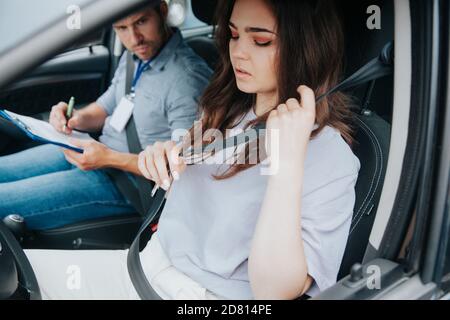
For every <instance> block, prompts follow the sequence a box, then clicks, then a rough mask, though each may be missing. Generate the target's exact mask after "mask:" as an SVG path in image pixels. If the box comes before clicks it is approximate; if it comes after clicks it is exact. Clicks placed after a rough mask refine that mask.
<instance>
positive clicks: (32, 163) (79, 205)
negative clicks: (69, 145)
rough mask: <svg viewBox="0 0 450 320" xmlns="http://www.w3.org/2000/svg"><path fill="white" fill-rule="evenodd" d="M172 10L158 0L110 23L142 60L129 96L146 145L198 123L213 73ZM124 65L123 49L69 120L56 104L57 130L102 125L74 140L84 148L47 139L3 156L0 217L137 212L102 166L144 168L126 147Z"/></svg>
mask: <svg viewBox="0 0 450 320" xmlns="http://www.w3.org/2000/svg"><path fill="white" fill-rule="evenodd" d="M167 15H168V7H167V4H166V2H165V1H161V3H160V4H158V5H157V6H155V7H153V6H151V7H147V8H145V9H144V10H142V11H140V12H138V13H136V14H132V15H130V16H128V17H126V18H124V19H122V20H120V21H117V22H116V23H114V25H113V27H114V29H115V31H116V33H117V35H118V37H119V38H120V40H121V41H122V43H123V45H124V46H125V47H126V48H127V49H128V50H129V51H130V52H132V53H133V58H134V63H135V69H136V70H139V68H140V67H142V66H144V67H145V68H143V69H142V70H140V71H142V73H141V74H140V76H139V75H138V74H137V75H136V77H135V79H134V80H135V81H134V93H135V94H134V95H135V97H134V99H133V101H132V116H133V119H134V122H135V124H136V131H137V135H138V138H139V142H140V144H141V146H142V147H143V148H145V147H146V146H148V145H150V144H153V143H154V142H156V141H165V140H168V139H171V134H172V132H173V131H174V130H176V129H188V128H190V127H191V126H192V125H193V123H194V121H195V120H196V119H197V118H198V100H199V97H200V96H201V94H202V92H203V90H204V89H205V87H206V85H207V84H208V81H209V77H210V76H211V70H210V69H209V68H208V66H207V65H206V63H205V62H204V61H203V60H202V59H201V58H200V57H198V56H197V55H196V54H195V53H194V52H193V51H192V50H191V49H190V48H189V47H188V46H187V45H186V44H185V43H184V41H183V39H182V36H181V33H180V31H179V30H178V29H175V28H174V29H172V28H170V27H169V26H168V24H167ZM126 69H127V54H126V53H125V54H124V55H123V56H122V58H121V60H120V63H119V66H118V68H117V70H116V73H115V76H114V79H113V80H112V83H111V85H110V87H109V88H108V90H107V91H106V92H105V93H104V94H103V95H102V96H101V97H100V98H99V99H98V100H97V101H96V102H94V103H91V104H90V105H88V106H87V107H85V108H83V109H81V110H74V113H73V116H72V117H71V118H70V119H69V121H67V119H66V117H65V113H66V111H67V104H66V103H62V102H61V103H59V104H58V105H56V106H54V107H53V108H52V111H51V114H50V120H49V121H50V123H51V124H52V125H53V127H54V128H55V129H56V130H58V131H60V132H63V133H66V134H68V135H70V134H71V132H72V130H73V129H77V130H83V131H100V130H101V131H102V134H101V136H100V138H99V141H89V142H86V141H77V140H73V141H72V142H73V144H74V145H77V146H79V147H80V148H82V149H83V150H84V153H83V154H80V153H77V152H73V151H70V150H61V149H60V148H58V147H56V146H53V145H44V146H39V147H36V148H33V149H29V150H26V151H23V152H20V153H17V154H13V155H9V156H5V157H1V158H0V217H4V216H6V215H9V214H13V213H17V214H20V215H22V216H24V217H25V220H26V222H27V225H28V226H29V228H30V229H39V230H42V229H51V228H56V227H60V226H64V225H66V224H70V223H75V222H79V221H83V220H89V219H94V218H99V217H106V216H113V215H118V214H126V213H133V212H136V210H135V209H134V208H133V207H132V205H131V203H130V202H129V201H128V200H127V199H126V198H125V197H124V196H123V195H122V194H121V193H120V192H119V190H118V189H117V187H116V185H115V184H114V182H113V181H112V180H111V178H110V177H109V176H108V174H107V173H106V172H105V170H103V169H105V168H115V169H119V170H122V171H125V172H128V173H132V174H136V175H140V171H139V169H138V165H137V159H138V156H137V155H135V154H131V153H130V151H129V150H128V144H127V137H126V130H125V129H124V127H125V124H126V123H127V122H128V120H129V118H130V113H128V115H127V113H126V112H124V110H123V108H122V107H123V105H122V104H123V102H124V96H125V84H126ZM137 73H140V72H137ZM161 187H162V188H164V187H165V186H161Z"/></svg>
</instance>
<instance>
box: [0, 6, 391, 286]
mask: <svg viewBox="0 0 450 320" xmlns="http://www.w3.org/2000/svg"><path fill="white" fill-rule="evenodd" d="M338 3H339V6H338V7H339V9H340V10H341V11H342V12H341V13H342V16H343V21H344V31H345V36H346V56H345V62H344V66H345V72H344V76H345V77H347V76H349V75H350V74H352V72H354V71H356V70H357V69H358V68H360V67H361V66H363V65H364V64H365V63H367V62H368V61H370V60H371V59H372V58H374V57H376V56H378V55H379V53H380V51H381V49H382V48H383V46H384V45H385V44H386V43H388V42H389V41H391V40H393V34H394V8H393V0H377V1H373V0H372V1H368V0H363V1H358V2H357V3H355V2H351V3H349V2H348V1H338ZM373 4H376V5H379V6H380V8H381V12H382V29H381V30H369V29H368V28H367V27H366V19H367V17H368V15H367V13H366V9H367V7H368V6H369V5H373ZM192 8H193V11H194V14H195V15H196V17H198V18H199V19H200V20H201V21H203V22H206V23H208V24H210V23H211V21H212V13H213V10H214V1H210V0H192ZM186 41H187V43H188V44H189V45H190V46H191V47H192V48H193V50H194V51H196V52H197V53H198V54H199V55H200V56H201V57H203V58H204V59H205V60H206V61H207V63H208V64H209V65H210V66H211V67H212V68H214V66H215V64H216V62H217V58H218V54H217V50H216V48H215V45H214V40H213V39H211V38H210V37H208V36H207V35H205V36H196V37H193V38H189V39H186ZM392 78H393V77H392V76H388V77H385V78H382V79H379V80H377V81H376V84H375V87H374V89H373V92H372V95H371V99H370V104H366V105H364V106H362V104H364V97H365V95H366V91H367V86H362V87H361V88H358V89H357V90H355V91H354V92H352V93H351V94H352V96H354V97H355V102H356V105H357V106H358V107H359V108H361V109H362V108H364V109H369V110H371V112H369V113H368V112H367V111H366V112H365V113H364V112H362V111H361V112H360V111H356V113H358V114H359V113H361V114H360V116H361V117H362V122H364V128H366V127H367V128H369V129H368V131H367V130H359V131H358V133H357V135H356V140H357V143H356V147H355V151H354V152H355V154H356V155H357V156H358V158H360V161H361V165H362V166H361V171H360V177H359V178H358V184H357V187H356V189H357V190H356V193H357V202H356V205H355V208H357V209H358V210H357V209H355V211H357V212H358V213H359V212H361V216H363V215H364V219H363V220H362V222H361V223H359V221H358V223H359V224H358V225H356V224H355V225H353V224H352V226H353V227H354V228H355V232H354V233H353V235H352V236H351V237H350V238H349V242H348V244H347V249H346V253H345V256H344V261H343V264H342V266H341V272H340V275H339V277H342V276H344V275H346V274H348V271H349V268H350V267H351V265H352V264H353V263H355V262H357V261H361V260H362V257H363V255H364V251H365V247H366V245H367V242H368V238H369V234H370V230H371V226H372V223H373V220H374V216H375V212H376V208H377V201H378V199H379V196H380V193H381V187H382V181H383V178H384V170H383V169H381V170H380V168H379V167H380V165H381V167H382V168H383V167H384V169H385V166H386V163H385V161H386V159H387V152H388V146H389V139H390V132H389V123H390V120H391V114H392V102H393V80H392ZM377 115H379V116H377ZM365 116H367V117H370V118H368V119H364V117H365ZM360 131H361V133H360ZM368 134H370V135H368ZM374 140H375V141H376V144H377V145H378V148H374ZM0 147H1V146H0ZM380 153H381V155H385V156H384V157H380ZM380 158H381V159H380ZM375 180H376V182H377V186H376V187H374V186H373V181H375ZM367 199H370V201H367ZM363 213H364V214H363ZM140 221H141V219H140V217H139V216H132V217H119V218H108V219H100V220H96V221H87V222H83V223H78V224H76V225H73V226H67V227H64V228H60V229H58V230H49V231H45V232H41V233H39V234H34V235H33V237H34V238H33V239H31V240H34V242H32V244H29V246H30V247H37V248H47V247H52V248H76V246H74V242H76V241H81V242H83V241H84V244H85V245H86V246H83V245H79V247H80V248H122V247H126V245H127V244H129V243H131V241H132V239H133V236H134V234H135V232H136V230H137V228H138V227H139V223H140ZM79 244H80V243H79ZM26 245H27V244H25V246H26Z"/></svg>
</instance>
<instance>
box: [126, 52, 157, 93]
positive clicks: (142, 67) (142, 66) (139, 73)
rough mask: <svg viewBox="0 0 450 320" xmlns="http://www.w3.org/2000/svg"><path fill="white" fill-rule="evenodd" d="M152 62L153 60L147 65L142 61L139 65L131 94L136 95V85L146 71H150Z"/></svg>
mask: <svg viewBox="0 0 450 320" xmlns="http://www.w3.org/2000/svg"><path fill="white" fill-rule="evenodd" d="M152 60H153V59H150V60H149V61H147V62H146V63H145V64H143V63H142V61H139V65H138V68H137V70H136V74H135V76H134V79H133V85H132V87H131V93H132V94H134V93H135V89H136V85H137V83H138V81H139V79H140V78H141V76H142V74H143V73H144V71H146V70H147V69H148V67H149V66H150V63H151V62H152Z"/></svg>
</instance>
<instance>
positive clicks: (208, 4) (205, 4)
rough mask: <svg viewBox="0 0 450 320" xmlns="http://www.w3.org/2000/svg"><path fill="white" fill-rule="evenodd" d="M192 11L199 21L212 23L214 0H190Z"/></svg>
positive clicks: (215, 2) (215, 3)
mask: <svg viewBox="0 0 450 320" xmlns="http://www.w3.org/2000/svg"><path fill="white" fill-rule="evenodd" d="M191 5H192V12H193V13H194V15H195V16H196V17H197V19H199V20H200V21H202V22H204V23H207V24H212V22H213V18H214V12H215V10H216V5H217V1H216V0H192V3H191Z"/></svg>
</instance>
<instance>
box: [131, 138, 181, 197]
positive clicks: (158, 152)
mask: <svg viewBox="0 0 450 320" xmlns="http://www.w3.org/2000/svg"><path fill="white" fill-rule="evenodd" d="M180 152H181V146H177V144H176V143H175V142H173V141H167V142H156V143H155V144H153V145H151V146H148V147H147V148H146V149H145V150H144V151H142V152H141V153H140V154H139V160H138V166H139V170H140V171H141V173H142V175H143V176H144V177H145V178H147V179H149V180H152V181H154V182H155V183H156V184H157V185H158V186H160V187H161V188H163V189H164V190H166V191H167V190H169V188H170V185H171V183H172V178H173V180H175V181H176V180H178V179H180V174H181V173H182V172H183V171H184V170H185V169H186V164H185V163H184V161H183V159H182V158H181V157H180V156H179V154H180Z"/></svg>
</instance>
